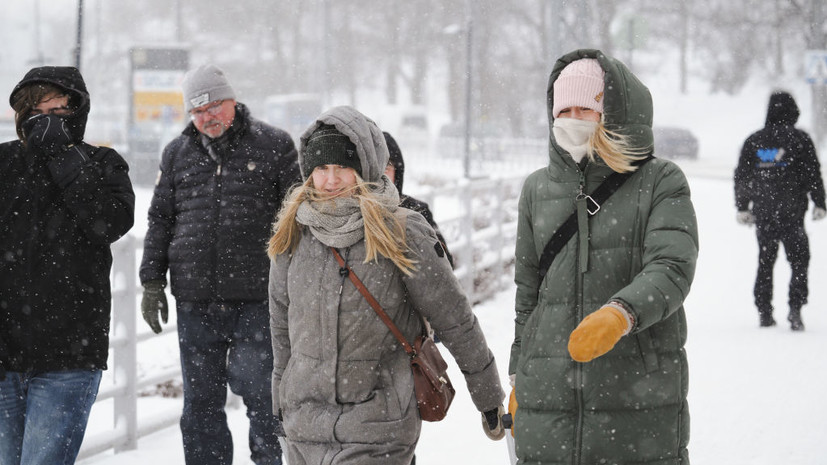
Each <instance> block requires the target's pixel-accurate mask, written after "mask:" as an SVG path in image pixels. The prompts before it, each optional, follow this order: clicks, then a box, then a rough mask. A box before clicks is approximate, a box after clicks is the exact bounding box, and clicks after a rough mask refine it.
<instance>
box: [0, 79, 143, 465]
mask: <svg viewBox="0 0 827 465" xmlns="http://www.w3.org/2000/svg"><path fill="white" fill-rule="evenodd" d="M9 102H10V104H11V106H12V108H13V109H14V112H15V125H16V129H17V134H18V137H19V140H14V141H11V142H6V143H3V144H0V256H2V257H3V259H2V260H0V463H2V464H3V465H20V464H50V465H51V464H57V465H62V464H72V463H75V459H76V458H77V455H78V451H79V450H80V446H81V442H82V441H83V436H84V434H85V432H86V424H87V422H88V419H89V412H90V410H91V408H92V404H93V403H94V402H95V399H96V397H97V394H98V387H99V386H100V380H101V371H102V370H105V369H106V368H107V367H106V359H107V356H108V350H109V315H110V311H111V303H112V297H111V288H110V282H109V272H110V270H111V267H112V253H111V251H110V245H111V244H112V243H113V242H115V241H116V240H118V238H120V237H121V236H123V235H124V234H126V233H127V231H129V229H130V228H131V227H132V224H133V221H134V210H135V194H134V193H133V191H132V183H131V182H130V180H129V174H128V172H129V167H128V166H127V164H126V161H124V159H123V158H122V157H121V156H120V155H119V154H118V153H117V152H116V151H114V150H112V149H110V148H105V147H95V146H92V145H90V144H87V143H86V142H84V141H83V137H84V133H85V131H86V119H87V116H88V115H89V108H90V99H89V93H88V92H87V90H86V84H85V83H84V81H83V77H82V76H81V74H80V72H79V71H78V70H77V68H73V67H63V66H43V67H38V68H34V69H32V70H30V71H29V72H28V73H26V75H25V76H24V77H23V79H22V80H21V81H20V83H18V84H17V86H16V87H15V88H14V90H13V91H12V93H11V97H10V98H9Z"/></svg>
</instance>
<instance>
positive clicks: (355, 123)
mask: <svg viewBox="0 0 827 465" xmlns="http://www.w3.org/2000/svg"><path fill="white" fill-rule="evenodd" d="M323 124H329V125H331V126H335V127H336V129H337V130H338V131H339V132H341V133H342V134H344V135H346V136H347V137H348V138H349V139H350V140H351V142H353V144H354V145H356V152H357V154H358V155H359V164H360V165H361V166H362V179H363V180H365V181H366V182H377V181H379V180H380V179H381V178H382V175H384V174H385V166H387V165H388V157H389V154H388V146H387V144H386V143H385V137H384V136H383V135H382V130H381V129H379V126H377V125H376V123H374V122H373V120H371V119H370V118H368V117H367V116H365V115H363V114H362V113H360V112H359V111H358V110H356V109H355V108H353V107H350V106H340V107H333V108H331V109H330V110H327V111H326V112H324V113H322V114H321V115H320V116H319V117H318V118H316V122H314V123H313V124H311V125H310V127H309V128H307V130H305V131H304V134H302V136H301V138H300V148H299V166H300V167H302V166H304V164H303V161H304V156H305V147H307V140H308V139H309V138H310V135H311V134H313V133H314V132H315V131H316V130H317V129H318V128H319V126H321V125H323ZM301 174H302V179H303V180H307V178H308V177H309V176H310V173H305V172H304V169H302V173H301Z"/></svg>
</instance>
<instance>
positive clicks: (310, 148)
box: [301, 124, 362, 177]
mask: <svg viewBox="0 0 827 465" xmlns="http://www.w3.org/2000/svg"><path fill="white" fill-rule="evenodd" d="M302 155H303V156H302V161H301V163H302V171H303V172H304V173H305V174H306V175H307V176H308V177H310V173H312V172H313V169H314V168H316V167H317V166H321V165H340V166H347V167H348V168H353V169H354V170H356V172H357V173H359V177H361V176H362V164H361V163H360V162H359V154H357V153H356V145H355V144H354V143H353V142H352V141H351V140H350V138H349V137H347V136H346V135H344V134H342V133H341V132H339V130H338V129H336V127H335V126H331V125H329V124H323V125H321V126H319V128H318V129H316V131H314V132H313V134H310V137H308V138H307V143H306V144H305V146H304V150H303V151H302Z"/></svg>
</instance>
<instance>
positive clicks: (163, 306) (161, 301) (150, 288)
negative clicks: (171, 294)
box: [141, 281, 169, 334]
mask: <svg viewBox="0 0 827 465" xmlns="http://www.w3.org/2000/svg"><path fill="white" fill-rule="evenodd" d="M159 312H160V314H161V319H162V320H163V321H164V323H166V322H167V319H168V317H169V307H168V305H167V294H166V293H165V292H164V282H163V281H147V282H145V283H144V295H143V297H142V298H141V313H142V314H143V315H144V321H146V323H147V324H148V325H149V327H150V328H152V331H153V332H154V333H155V334H158V333H160V332H161V323H160V321H159V320H158V313H159Z"/></svg>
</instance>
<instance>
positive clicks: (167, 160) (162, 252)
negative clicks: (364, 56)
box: [140, 103, 300, 302]
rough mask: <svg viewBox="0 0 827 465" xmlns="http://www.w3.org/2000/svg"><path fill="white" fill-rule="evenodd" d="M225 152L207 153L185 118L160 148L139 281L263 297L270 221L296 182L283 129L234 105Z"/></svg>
mask: <svg viewBox="0 0 827 465" xmlns="http://www.w3.org/2000/svg"><path fill="white" fill-rule="evenodd" d="M233 126H236V127H235V128H233V130H232V134H231V138H230V141H229V152H228V154H227V155H225V156H224V158H223V159H219V160H214V159H213V158H212V157H211V156H210V154H209V153H208V152H207V149H206V148H205V147H204V145H203V144H202V143H201V141H200V137H199V133H198V130H197V129H196V128H195V126H194V125H193V124H192V123H190V124H189V125H188V126H187V127H186V128H185V129H184V131H183V133H182V134H181V135H180V136H178V137H177V138H176V139H175V140H173V141H172V142H170V143H169V144H168V145H167V146H166V148H165V149H164V153H163V156H162V159H161V172H160V174H159V177H158V182H157V184H156V186H155V193H154V195H153V198H152V203H151V205H150V208H149V229H148V230H147V234H146V238H145V242H144V256H143V260H142V263H141V270H140V277H141V282H142V283H146V282H148V281H166V272H167V269H169V271H170V281H171V284H172V294H173V295H174V296H175V298H176V299H177V300H179V301H190V302H195V301H201V302H204V301H264V300H266V299H267V279H268V270H269V259H268V257H267V254H266V252H265V248H266V242H267V239H268V237H269V232H270V225H271V224H272V223H273V220H274V219H275V216H276V213H277V211H278V209H279V207H280V206H281V202H282V199H283V198H284V195H285V193H286V192H287V190H288V189H289V188H290V187H291V186H292V185H293V184H295V183H296V182H299V180H300V177H299V168H298V164H297V155H296V149H295V145H294V144H293V141H292V139H291V138H290V136H289V135H288V134H287V133H286V132H284V131H282V130H280V129H276V128H274V127H272V126H270V125H267V124H265V123H263V122H261V121H258V120H256V119H254V118H252V117H251V116H250V114H249V112H248V110H247V108H246V107H245V106H244V105H243V104H240V103H239V104H237V105H236V117H235V120H234V121H233Z"/></svg>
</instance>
